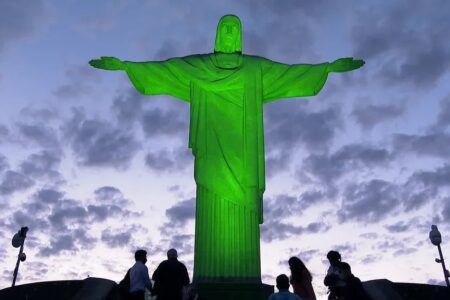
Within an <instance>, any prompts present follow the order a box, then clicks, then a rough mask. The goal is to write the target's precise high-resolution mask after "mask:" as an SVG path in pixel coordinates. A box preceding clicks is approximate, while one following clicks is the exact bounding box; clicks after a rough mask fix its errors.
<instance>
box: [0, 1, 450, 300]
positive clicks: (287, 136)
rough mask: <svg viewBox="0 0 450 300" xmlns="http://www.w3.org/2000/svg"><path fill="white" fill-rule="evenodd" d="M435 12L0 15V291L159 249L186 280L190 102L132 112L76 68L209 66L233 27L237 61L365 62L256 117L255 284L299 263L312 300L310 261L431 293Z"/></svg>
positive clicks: (286, 4)
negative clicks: (187, 59)
mask: <svg viewBox="0 0 450 300" xmlns="http://www.w3.org/2000/svg"><path fill="white" fill-rule="evenodd" d="M449 12H450V2H449V1H446V0H432V1H430V0H402V1H389V0H384V1H356V0H354V1H325V0H316V1H300V0H298V1H295V0H228V1H212V0H211V1H206V0H195V1H194V0H187V1H181V0H170V1H162V0H161V1H144V0H140V1H138V0H127V1H125V0H111V1H75V0H64V1H56V0H53V1H51V0H33V1H26V0H0V266H1V268H0V289H1V288H5V287H7V286H9V285H10V284H11V280H12V272H13V269H14V266H15V262H16V258H17V253H18V249H15V248H13V247H12V246H11V238H12V236H13V235H14V233H15V232H17V230H19V229H20V227H21V226H28V227H29V228H30V230H29V232H28V238H27V240H26V242H25V252H26V254H27V257H28V258H27V261H26V262H24V263H22V264H21V266H20V271H19V273H20V276H19V279H18V282H17V283H18V284H23V283H29V282H36V281H47V280H70V279H84V278H86V277H87V276H91V277H103V278H109V279H112V280H115V281H119V280H120V279H121V278H122V277H123V276H124V274H125V272H126V270H127V269H128V268H129V267H130V266H131V265H132V263H133V261H134V258H133V253H134V251H135V250H136V249H138V248H144V249H146V250H147V251H148V253H149V254H148V256H149V262H148V263H147V266H148V267H149V270H150V272H151V273H152V272H153V271H154V270H155V268H156V267H157V265H158V263H159V262H160V261H161V260H162V259H164V258H165V253H166V251H167V250H168V249H169V248H172V247H174V248H177V249H178V251H179V259H180V260H181V261H183V262H184V263H185V264H186V265H187V266H188V270H189V272H190V276H191V277H192V266H193V250H194V213H195V182H194V179H193V156H192V154H191V153H190V150H189V149H188V147H187V144H188V127H189V104H188V103H186V102H183V101H179V100H176V99H175V98H171V97H169V96H154V97H148V96H142V95H140V94H139V93H138V92H137V91H136V90H135V89H134V88H133V86H132V84H131V83H130V81H129V80H128V78H127V76H126V74H125V73H123V72H120V71H117V72H109V71H102V70H98V69H94V68H92V67H90V66H89V65H88V61H89V60H91V59H94V58H99V57H100V56H115V57H118V58H120V59H122V60H128V61H151V60H165V59H167V58H170V57H176V56H185V55H190V54H196V53H210V52H211V51H213V48H214V39H215V31H216V26H217V22H218V20H219V19H220V17H221V16H222V15H224V14H236V15H238V16H239V17H240V19H241V21H242V26H243V52H244V53H245V54H252V55H258V56H264V57H266V58H269V59H271V60H275V61H279V62H283V63H311V64H316V63H322V62H331V61H333V60H335V59H337V58H341V57H355V58H358V59H364V60H365V61H366V65H365V66H364V67H363V68H361V69H359V70H357V71H354V72H350V73H345V74H342V73H341V74H338V73H333V74H330V76H329V77H328V81H327V83H326V85H325V87H324V89H323V90H322V91H321V93H320V94H319V95H318V96H316V97H311V98H294V99H288V100H287V99H283V100H279V101H275V102H272V103H269V104H266V105H265V106H264V126H265V143H266V187H267V188H266V193H265V198H264V214H265V216H264V218H265V223H264V224H263V225H262V226H261V254H262V255H261V264H262V274H263V282H265V283H268V284H273V285H274V284H275V277H276V276H277V275H279V274H281V273H287V274H288V273H289V268H288V265H287V260H288V259H289V257H290V256H293V255H296V256H299V257H300V258H301V259H302V260H303V261H304V262H305V264H306V265H307V267H308V268H309V270H310V271H311V273H312V274H313V276H314V280H313V284H314V287H315V289H316V293H317V294H319V295H320V297H319V298H322V299H325V297H324V296H323V295H324V294H325V292H326V289H325V287H324V286H323V284H322V281H323V277H324V274H325V273H326V269H327V267H328V262H327V260H326V257H325V256H326V253H327V252H328V251H329V250H332V249H334V250H338V251H339V252H341V254H342V257H343V260H344V261H346V262H348V263H349V264H350V265H351V266H352V270H353V273H354V274H355V275H356V276H358V277H359V278H360V279H361V280H363V281H365V280H371V279H378V278H387V279H389V280H392V281H398V282H418V283H433V284H441V285H442V284H444V280H443V279H444V278H443V274H442V269H441V266H440V265H438V264H437V263H435V262H434V258H435V257H437V256H438V253H437V249H436V247H434V246H433V245H432V244H431V243H430V241H429V239H428V233H429V231H430V229H431V224H436V225H438V227H439V230H440V231H441V233H442V236H443V244H442V249H443V252H444V256H446V257H447V258H448V259H450V84H449V82H450V43H449V40H450V18H449V17H448V13H449Z"/></svg>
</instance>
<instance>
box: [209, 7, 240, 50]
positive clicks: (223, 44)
mask: <svg viewBox="0 0 450 300" xmlns="http://www.w3.org/2000/svg"><path fill="white" fill-rule="evenodd" d="M214 51H215V52H222V53H235V52H239V53H240V52H242V26H241V20H239V18H238V17H237V16H235V15H225V16H223V17H222V18H220V21H219V24H218V25H217V34H216V45H215V47H214Z"/></svg>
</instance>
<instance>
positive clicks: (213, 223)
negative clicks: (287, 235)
mask: <svg viewBox="0 0 450 300" xmlns="http://www.w3.org/2000/svg"><path fill="white" fill-rule="evenodd" d="M89 63H90V64H91V65H92V66H93V67H96V68H99V69H104V70H121V71H125V72H127V74H128V76H129V78H130V80H131V82H132V83H133V85H134V86H135V87H136V89H137V90H138V91H139V92H141V93H142V94H145V95H162V94H164V95H171V96H173V97H176V98H178V99H180V100H183V101H186V102H188V103H189V104H190V108H191V112H190V128H189V147H190V148H191V149H192V153H193V155H194V156H195V166H194V177H195V182H196V184H197V200H196V222H195V253H194V282H197V283H198V282H200V283H201V282H248V283H261V266H260V242H259V238H260V236H259V234H260V231H259V225H260V224H262V222H263V203H262V199H263V193H264V190H265V174H264V131H263V104H264V103H268V102H271V101H274V100H278V99H282V98H290V97H307V96H314V95H317V93H319V91H320V90H321V89H322V87H323V86H324V84H325V81H326V80H327V76H328V73H330V72H347V71H351V70H354V69H358V68H360V67H361V66H362V65H363V64H364V61H362V60H353V59H352V58H341V59H338V60H336V61H334V62H333V63H322V64H317V65H311V64H293V65H288V64H283V63H279V62H274V61H271V60H269V59H266V58H262V57H258V56H251V55H244V54H243V53H242V28H241V22H240V20H239V18H238V17H236V16H233V15H226V16H223V17H222V18H221V19H220V21H219V24H218V26H217V35H216V42H215V48H214V53H210V54H198V55H190V56H185V57H176V58H171V59H168V60H165V61H148V62H130V61H121V60H119V59H117V58H114V57H101V58H100V59H96V60H91V61H90V62H89ZM169 122H170V121H169ZM292 125H293V126H294V125H295V124H292Z"/></svg>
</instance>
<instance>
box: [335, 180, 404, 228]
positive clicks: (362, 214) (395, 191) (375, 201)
mask: <svg viewBox="0 0 450 300" xmlns="http://www.w3.org/2000/svg"><path fill="white" fill-rule="evenodd" d="M399 192H400V191H399V188H398V186H396V185H394V184H392V183H390V182H387V181H384V180H379V179H373V180H370V181H368V182H362V183H357V184H350V185H348V186H347V187H346V188H345V190H344V194H343V197H342V206H341V208H340V210H339V212H338V216H339V218H340V220H341V221H350V220H356V221H361V222H365V223H372V222H378V221H380V220H381V219H383V218H385V217H387V216H389V215H392V214H393V213H394V212H395V211H397V210H398V206H399V204H400V200H401V199H400V197H399V195H400V193H399Z"/></svg>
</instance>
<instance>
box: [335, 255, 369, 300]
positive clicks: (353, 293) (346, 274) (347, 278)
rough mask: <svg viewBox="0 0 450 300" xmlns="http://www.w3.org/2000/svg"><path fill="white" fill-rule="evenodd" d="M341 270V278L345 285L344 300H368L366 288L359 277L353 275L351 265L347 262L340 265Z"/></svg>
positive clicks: (342, 294) (343, 290)
mask: <svg viewBox="0 0 450 300" xmlns="http://www.w3.org/2000/svg"><path fill="white" fill-rule="evenodd" d="M339 268H340V269H341V272H340V278H341V280H343V281H344V283H345V285H344V287H343V289H342V292H341V298H340V299H342V300H368V299H369V297H368V296H367V294H366V292H365V291H364V287H363V285H362V283H361V280H359V278H358V277H355V276H354V275H353V274H352V270H351V268H350V265H349V264H348V263H346V262H341V263H340V264H339Z"/></svg>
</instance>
